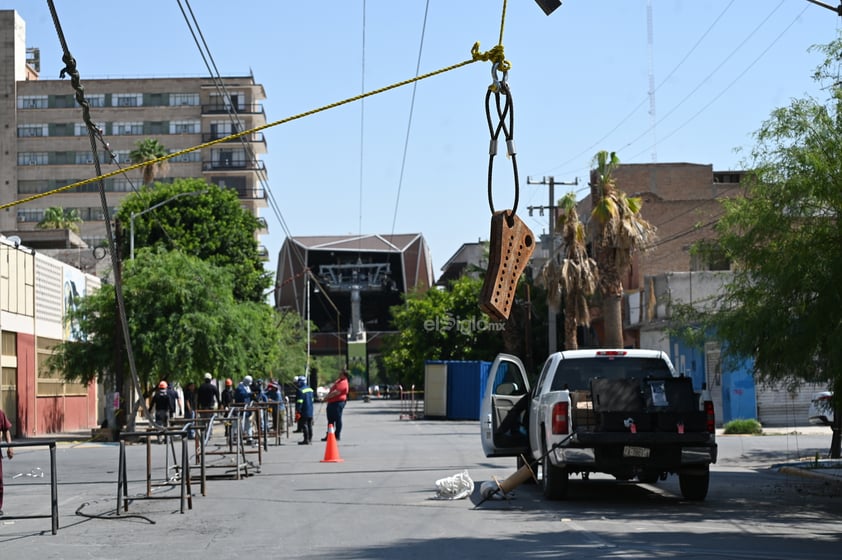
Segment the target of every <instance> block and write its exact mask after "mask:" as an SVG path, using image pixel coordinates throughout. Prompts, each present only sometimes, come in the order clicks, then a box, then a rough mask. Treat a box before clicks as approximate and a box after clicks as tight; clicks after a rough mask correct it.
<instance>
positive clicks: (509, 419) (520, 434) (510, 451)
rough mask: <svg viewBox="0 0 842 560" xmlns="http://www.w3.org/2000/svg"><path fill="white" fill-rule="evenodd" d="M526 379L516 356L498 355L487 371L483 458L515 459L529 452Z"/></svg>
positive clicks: (483, 411)
mask: <svg viewBox="0 0 842 560" xmlns="http://www.w3.org/2000/svg"><path fill="white" fill-rule="evenodd" d="M528 410H529V379H528V378H527V376H526V372H525V371H524V368H523V363H522V362H521V361H520V359H518V358H517V357H516V356H512V355H510V354H498V355H497V357H496V358H495V359H494V363H492V364H491V369H490V370H489V372H488V381H487V382H486V385H485V391H484V392H483V395H482V404H481V406H480V432H481V434H482V450H483V451H484V452H485V455H486V457H516V456H518V455H521V454H524V455H525V454H527V453H528V450H529V433H528V426H529V424H528V421H527V420H528V419H527V415H528Z"/></svg>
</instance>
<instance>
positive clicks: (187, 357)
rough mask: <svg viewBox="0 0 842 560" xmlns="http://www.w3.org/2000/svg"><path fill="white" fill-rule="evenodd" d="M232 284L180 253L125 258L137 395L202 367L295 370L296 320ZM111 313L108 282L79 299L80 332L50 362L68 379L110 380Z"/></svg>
mask: <svg viewBox="0 0 842 560" xmlns="http://www.w3.org/2000/svg"><path fill="white" fill-rule="evenodd" d="M234 284H235V281H234V278H233V276H232V275H231V273H230V272H229V271H227V270H226V269H223V268H220V267H216V266H213V265H212V264H210V263H208V262H205V261H202V260H200V259H197V258H196V257H192V256H189V255H186V254H184V253H181V252H179V251H169V252H166V251H160V252H152V251H145V252H144V254H143V255H142V256H141V257H138V258H136V259H135V260H133V261H129V262H127V263H126V266H125V269H124V272H123V297H124V300H125V304H126V315H127V318H128V324H129V336H130V337H131V340H132V348H133V350H134V357H135V363H136V369H137V373H138V377H139V382H140V384H141V390H142V392H143V393H144V394H147V393H148V391H149V390H150V388H152V387H154V385H155V384H156V383H157V382H158V381H159V380H160V379H166V380H168V381H169V382H171V383H186V382H187V381H190V380H194V381H198V380H199V379H200V377H201V374H202V373H203V372H212V373H214V374H215V375H216V376H218V377H241V376H244V375H246V374H247V373H251V374H254V375H264V374H267V373H269V372H273V373H275V372H283V371H286V370H291V369H294V368H297V367H299V366H298V365H297V364H296V362H295V360H296V359H297V360H298V361H299V362H301V361H303V359H304V358H303V357H302V356H303V355H304V353H305V350H304V337H303V335H302V334H301V332H300V324H301V323H300V321H295V322H293V321H290V320H289V319H286V320H285V319H284V318H282V317H280V316H279V315H278V314H277V313H276V312H275V311H274V310H273V309H272V308H271V307H270V306H269V305H267V304H259V303H255V302H237V301H236V299H235V298H234V295H233V287H234ZM115 310H116V304H115V296H114V287H113V286H112V285H110V284H105V285H103V286H102V287H101V288H100V289H99V290H98V291H97V292H96V293H94V294H91V295H88V296H87V297H85V298H83V299H82V300H81V302H80V304H79V306H78V308H77V309H76V310H72V311H71V315H70V320H72V321H74V322H75V324H76V325H77V331H78V332H79V333H80V337H79V339H78V340H72V341H66V342H63V343H60V344H59V345H58V346H57V347H56V348H55V352H54V354H53V355H52V356H51V357H50V359H49V361H48V365H49V367H50V368H52V369H53V370H57V371H60V372H62V375H63V376H64V377H65V378H66V379H68V380H73V381H81V382H83V383H91V382H93V381H98V382H100V383H103V382H104V383H106V384H113V366H114V364H113V355H114V353H113V348H114V346H115V344H116V343H115V340H119V338H118V337H117V334H116V332H115V325H116V324H118V319H117V317H116V316H115ZM295 356H297V358H295ZM123 359H124V360H125V357H124V358H123ZM122 367H123V368H124V371H128V370H129V368H128V364H127V363H124V364H122ZM130 418H134V415H131V416H130Z"/></svg>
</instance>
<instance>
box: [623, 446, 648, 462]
mask: <svg viewBox="0 0 842 560" xmlns="http://www.w3.org/2000/svg"><path fill="white" fill-rule="evenodd" d="M623 457H639V458H641V459H647V458H648V457H649V448H648V447H635V446H633V445H627V446H625V447H623Z"/></svg>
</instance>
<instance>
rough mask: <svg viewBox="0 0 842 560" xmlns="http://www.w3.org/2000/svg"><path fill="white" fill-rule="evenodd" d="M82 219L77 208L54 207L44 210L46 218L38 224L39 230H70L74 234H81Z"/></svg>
mask: <svg viewBox="0 0 842 560" xmlns="http://www.w3.org/2000/svg"><path fill="white" fill-rule="evenodd" d="M81 223H82V217H81V216H80V215H79V210H77V209H76V208H69V209H64V208H62V207H60V206H53V207H51V208H47V209H46V210H44V217H43V218H41V221H40V222H38V225H36V226H35V227H37V228H38V229H69V230H70V231H72V232H73V233H79V224H81Z"/></svg>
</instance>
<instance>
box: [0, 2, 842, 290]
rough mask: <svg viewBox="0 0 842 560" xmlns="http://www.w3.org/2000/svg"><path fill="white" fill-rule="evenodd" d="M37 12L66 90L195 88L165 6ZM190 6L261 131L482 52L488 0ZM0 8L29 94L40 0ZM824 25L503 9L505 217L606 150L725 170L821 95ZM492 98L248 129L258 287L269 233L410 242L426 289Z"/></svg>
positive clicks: (457, 83)
mask: <svg viewBox="0 0 842 560" xmlns="http://www.w3.org/2000/svg"><path fill="white" fill-rule="evenodd" d="M54 3H55V6H56V9H57V11H58V15H59V18H60V20H61V23H62V26H63V30H64V35H65V38H66V40H67V43H68V45H69V47H70V51H71V53H72V54H73V55H74V56H75V58H76V60H77V65H78V69H79V71H80V73H81V77H82V83H83V85H84V81H85V79H86V78H87V79H92V78H105V77H144V76H146V77H156V76H199V75H207V70H206V67H205V64H204V62H203V60H202V57H201V55H200V52H199V50H198V48H197V47H196V45H195V43H194V41H193V38H192V36H191V35H190V31H189V28H188V26H187V23H186V22H185V19H184V16H183V15H182V12H181V10H180V8H179V5H178V2H177V1H176V0H149V1H147V2H114V1H113V0H86V1H85V2H78V1H75V0H55V2H54ZM826 3H831V4H832V3H833V2H832V0H828V1H827V2H826ZM182 4H185V3H184V2H182ZM185 5H186V4H185ZM648 5H651V14H652V27H651V31H652V34H651V37H652V41H651V45H652V49H651V56H650V48H649V44H650V43H649V39H648V37H649V33H648V30H649V28H648V26H647V11H648V10H647V6H648ZM190 7H191V8H192V10H193V13H194V15H195V17H196V19H197V20H198V23H199V26H200V28H201V32H202V34H203V36H204V38H205V41H206V42H207V43H208V46H209V48H210V53H211V55H212V56H213V59H214V61H215V63H216V66H217V68H218V69H219V71H220V73H221V74H222V75H243V74H247V73H249V72H253V73H254V76H255V79H256V80H257V81H258V82H259V83H262V84H263V85H264V87H265V90H266V95H267V99H266V101H265V102H264V107H265V110H266V114H267V120H268V121H270V122H272V121H278V120H282V119H285V118H287V117H290V116H293V115H297V114H300V113H302V112H305V111H309V110H311V109H316V108H319V107H322V106H324V105H327V104H330V103H334V102H337V101H341V100H344V99H347V98H351V97H354V96H356V95H359V94H360V93H362V92H368V91H372V90H375V89H379V88H381V87H385V86H389V85H392V84H395V83H397V82H401V81H403V80H407V79H410V78H413V77H414V76H415V75H416V68H418V69H419V70H420V73H421V74H425V73H428V72H433V71H436V70H439V69H443V68H447V67H449V66H451V65H454V64H457V63H460V62H463V61H465V60H468V59H470V49H471V46H472V45H473V44H474V42H477V41H478V42H479V43H480V48H481V50H487V49H490V48H491V47H492V46H494V45H495V44H497V42H498V39H499V35H500V21H501V14H502V7H503V0H429V2H428V1H427V0H400V1H395V0H365V1H363V0H343V1H333V0H327V1H324V2H306V1H301V0H297V1H291V0H250V1H248V2H241V3H231V2H230V1H228V2H222V1H218V0H192V2H190ZM0 8H2V9H16V10H17V11H18V12H19V13H20V14H21V16H22V17H23V18H24V20H25V21H26V31H27V46H30V47H39V48H40V49H41V76H42V78H45V79H54V78H57V77H58V75H59V71H60V70H61V68H62V67H63V63H62V62H61V50H60V44H59V41H58V39H57V37H56V33H55V28H54V27H53V22H52V18H51V16H50V12H49V9H48V4H47V2H46V0H43V1H35V0H28V1H26V2H23V1H18V2H6V1H2V0H0ZM839 23H840V21H839V18H838V17H837V16H836V14H835V12H833V11H831V10H828V9H826V8H823V7H821V6H817V5H815V4H812V3H810V2H807V0H763V1H762V2H761V1H759V0H703V1H700V0H651V2H649V3H648V2H647V1H646V0H566V1H565V2H564V4H563V5H562V6H561V7H560V8H559V9H557V10H556V11H555V12H554V13H553V14H552V15H551V16H546V15H544V13H543V12H542V11H541V10H540V8H539V7H538V6H537V4H535V2H534V1H533V0H509V1H508V6H507V13H506V20H505V27H504V32H503V46H504V48H505V55H506V58H507V59H508V60H509V61H510V63H511V65H512V68H511V71H510V72H509V75H508V83H509V86H510V88H511V91H512V100H513V103H514V141H515V145H516V148H517V164H518V170H519V178H520V203H519V211H518V213H519V215H520V216H521V217H522V219H523V220H524V221H525V222H526V223H527V225H528V226H529V227H530V228H531V229H532V230H533V231H534V232H535V233H536V234H540V233H542V232H543V231H545V230H546V229H547V225H548V224H547V217H546V214H545V215H544V216H539V213H538V212H535V213H534V215H533V216H531V217H530V216H529V215H528V213H527V210H526V207H527V206H530V205H532V206H540V205H547V204H548V203H549V197H548V194H549V193H548V189H547V187H545V186H540V185H530V184H527V177H528V176H531V177H532V178H533V180H536V179H537V180H540V179H541V178H542V177H545V176H546V177H549V176H553V177H555V181H556V182H558V183H564V182H573V181H575V180H576V179H577V178H578V181H579V186H578V187H566V186H561V185H557V186H556V192H555V194H556V198H559V197H561V196H562V195H563V194H564V193H565V192H566V191H567V190H568V189H571V188H573V189H583V188H586V183H587V176H588V169H589V167H590V163H591V160H592V158H593V155H594V154H595V153H596V152H597V151H598V150H603V149H604V150H609V151H616V152H617V154H618V156H619V157H620V160H621V162H622V163H648V162H652V161H657V162H661V163H666V162H691V163H702V164H712V165H713V167H714V169H715V170H728V169H739V168H741V162H742V161H744V159H745V157H746V152H745V150H749V149H750V148H751V146H752V145H753V141H752V134H753V133H754V132H755V131H756V130H757V129H758V128H759V127H760V125H761V124H762V122H763V121H764V120H766V119H767V118H768V117H769V116H770V114H771V112H772V110H774V109H775V108H777V107H782V106H787V105H789V103H790V101H791V100H792V99H793V98H800V97H805V96H807V95H811V96H816V97H819V98H822V99H823V98H824V95H823V92H822V91H821V90H820V89H819V87H818V85H817V84H815V83H814V82H813V81H812V79H811V75H812V72H813V70H814V68H815V67H816V66H817V65H818V64H819V63H820V62H822V60H823V59H822V56H821V54H820V53H818V52H812V53H810V52H808V51H809V48H810V47H811V46H812V45H815V44H824V43H828V42H830V41H831V40H833V39H834V38H835V37H836V36H837V32H838V29H839ZM422 37H423V41H422ZM419 60H420V63H419ZM650 63H651V64H650ZM650 82H651V83H653V84H654V86H655V90H654V96H650V94H649V92H650ZM490 83H491V65H490V63H488V62H476V63H473V64H470V65H467V66H465V67H461V68H458V69H455V70H452V71H449V72H446V73H443V74H440V75H437V76H433V77H431V78H427V79H425V80H421V81H419V82H418V83H417V86H415V87H413V85H407V86H403V87H401V88H398V89H395V90H391V91H389V92H386V93H382V94H379V95H376V96H372V97H369V98H367V99H366V100H364V101H361V102H354V103H350V104H347V105H343V106H341V107H338V108H334V109H330V110H327V111H324V112H321V113H318V114H316V115H313V116H308V117H305V118H302V119H299V120H295V121H292V122H290V123H286V124H282V125H279V126H275V127H272V128H270V129H267V130H265V131H264V133H265V135H266V139H267V144H268V149H269V153H268V154H267V155H266V156H264V157H263V159H264V161H265V162H266V166H267V170H268V177H269V183H268V186H269V188H270V190H271V193H272V196H273V198H274V200H275V201H276V203H277V207H276V208H273V207H271V206H270V208H267V209H265V210H263V216H264V217H265V218H266V219H267V221H268V223H269V229H270V234H269V235H268V236H265V237H264V238H263V239H262V242H263V244H264V245H266V246H267V247H268V249H269V251H270V254H271V260H270V262H269V263H268V265H267V266H268V267H270V268H271V269H272V270H273V271H274V267H275V263H276V261H277V253H278V251H279V250H280V247H281V245H282V243H283V241H284V239H285V237H286V236H287V235H292V236H297V235H318V234H331V235H346V234H360V233H362V234H388V233H421V234H423V235H424V237H425V238H426V240H427V243H428V244H429V247H430V250H431V254H432V258H433V263H434V269H435V274H436V276H438V274H439V269H440V268H441V266H442V265H443V264H444V263H445V262H446V261H447V259H449V258H450V257H451V256H452V255H453V253H454V252H455V251H456V250H457V249H458V248H459V247H460V246H461V244H462V243H466V242H474V241H477V240H479V239H487V237H488V234H489V229H490V218H491V211H490V209H489V206H488V201H487V180H486V177H487V166H488V149H489V132H488V128H487V124H486V119H485V103H484V98H485V92H486V89H487V87H488V85H489V84H490ZM68 89H70V84H69V82H68ZM653 100H654V103H653ZM653 104H654V113H651V112H650V107H651V106H652V105H653ZM652 114H654V117H653V116H652ZM653 123H654V127H653ZM739 148H742V149H743V150H744V151H743V153H739V152H738V151H736V150H738V149H739ZM494 163H495V165H494V168H495V174H494V181H493V192H494V200H495V207H496V209H498V210H500V209H504V208H509V207H511V204H512V201H513V193H514V179H513V172H512V166H511V163H510V162H509V161H507V159H506V157H505V147H504V145H503V144H501V146H500V147H499V149H498V155H497V157H496V158H495V162H494ZM621 187H622V186H621ZM585 192H586V191H585V190H582V191H581V192H580V193H579V196H580V197H581V196H583V195H584V193H585Z"/></svg>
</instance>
